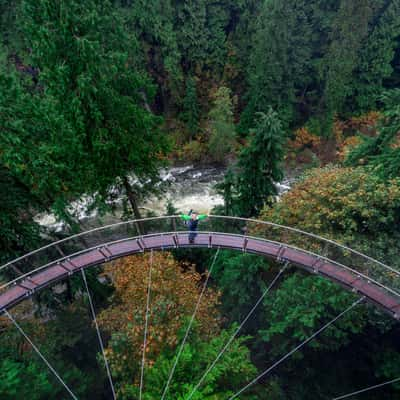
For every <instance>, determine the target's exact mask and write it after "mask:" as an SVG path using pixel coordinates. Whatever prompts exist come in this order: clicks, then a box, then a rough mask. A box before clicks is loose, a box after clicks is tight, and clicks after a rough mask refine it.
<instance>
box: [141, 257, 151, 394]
mask: <svg viewBox="0 0 400 400" xmlns="http://www.w3.org/2000/svg"><path fill="white" fill-rule="evenodd" d="M152 268H153V250H151V252H150V265H149V277H148V283H147V299H146V317H145V325H144V339H143V355H142V367H141V370H140V389H139V400H142V393H143V378H144V364H145V361H146V346H147V329H148V325H149V314H150V311H149V310H150V292H151V270H152Z"/></svg>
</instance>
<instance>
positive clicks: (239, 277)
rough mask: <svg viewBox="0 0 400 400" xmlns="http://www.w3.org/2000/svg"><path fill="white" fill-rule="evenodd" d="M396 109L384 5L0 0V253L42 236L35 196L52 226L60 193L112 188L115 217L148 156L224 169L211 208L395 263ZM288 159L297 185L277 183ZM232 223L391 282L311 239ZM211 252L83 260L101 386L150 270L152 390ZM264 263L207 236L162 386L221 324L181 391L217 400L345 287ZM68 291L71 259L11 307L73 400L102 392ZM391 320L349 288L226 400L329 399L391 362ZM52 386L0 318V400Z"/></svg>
mask: <svg viewBox="0 0 400 400" xmlns="http://www.w3.org/2000/svg"><path fill="white" fill-rule="evenodd" d="M399 104H400V2H399V0H353V1H348V0H296V1H295V0H286V1H281V0H220V1H218V2H215V1H209V0H184V1H174V0H135V1H131V0H113V1H111V0H88V1H84V2H82V1H81V2H80V1H78V0H70V1H67V2H66V1H63V0H11V1H6V0H0V264H2V263H3V262H5V261H8V260H11V259H12V258H14V257H17V256H19V255H21V254H23V253H26V252H27V251H30V250H32V249H33V248H35V247H37V246H39V245H40V244H41V243H43V242H47V241H50V240H54V239H56V237H55V232H51V231H49V230H48V229H46V228H45V227H43V226H39V224H38V222H37V221H38V219H37V216H38V214H39V213H42V212H44V213H55V214H56V216H57V218H58V219H59V220H60V221H62V222H63V223H64V224H65V225H64V227H65V228H66V230H67V232H62V233H59V234H58V235H64V234H66V233H69V232H70V229H71V228H73V229H79V228H80V226H79V224H77V222H78V218H77V215H74V214H73V212H72V208H71V207H70V205H71V202H74V201H77V200H78V201H79V200H81V201H83V202H87V207H89V208H91V209H94V210H95V211H96V212H100V213H107V212H109V211H114V209H113V207H114V200H115V199H116V198H118V197H119V198H121V196H122V201H123V207H124V210H123V211H124V212H123V215H122V218H124V217H128V216H131V214H133V215H134V216H135V217H141V215H142V212H141V210H140V208H139V206H140V205H141V203H142V202H143V200H146V199H148V198H149V196H151V195H154V194H160V193H162V191H163V185H162V174H161V169H162V168H163V167H164V166H165V165H166V163H167V161H172V162H174V161H178V162H179V161H182V160H183V161H188V162H201V163H213V164H218V165H220V166H228V168H227V173H226V175H225V178H224V180H223V181H222V182H221V183H220V184H219V186H218V190H219V192H220V194H222V195H223V198H224V206H221V207H219V209H217V210H216V212H221V213H224V214H227V215H233V216H242V217H257V218H261V219H265V220H269V221H272V222H275V223H278V224H283V225H290V226H292V227H295V228H299V229H302V230H305V231H309V232H313V233H316V234H319V235H322V236H325V237H327V238H329V239H332V240H336V241H337V242H340V243H343V244H345V245H347V246H351V247H354V248H355V249H358V250H360V251H362V252H365V253H367V254H369V255H371V256H373V257H375V258H377V259H379V260H382V261H384V262H386V263H388V264H390V265H391V266H392V267H393V268H397V269H400V263H399V260H398V254H399V251H400V246H399V239H400V228H399V223H400V179H399V176H400V141H399V140H400V138H399V132H400V109H399ZM171 149H174V152H173V153H171V152H170V150H171ZM327 164H328V165H327ZM309 167H313V168H312V169H311V170H308V168H309ZM298 169H299V170H301V176H299V174H298ZM304 170H305V171H304ZM287 172H288V174H289V175H297V176H296V180H297V182H296V183H294V184H293V187H292V188H291V189H290V191H289V192H287V193H286V194H284V195H280V194H279V193H278V188H277V185H276V183H278V182H281V181H282V179H283V178H284V176H285V173H287ZM194 184H196V182H194ZM169 210H170V211H171V212H170V213H176V212H177V210H175V209H174V207H173V205H171V204H169ZM119 211H120V210H119ZM107 215H108V214H107ZM114 218H115V216H114ZM239 225H240V224H239V223H238V229H239ZM240 226H241V228H242V229H243V230H242V232H245V233H248V234H254V235H256V234H259V233H261V234H263V235H266V237H268V238H269V239H271V240H287V241H291V243H292V244H294V245H297V246H300V247H302V248H306V249H308V250H312V251H323V252H324V254H326V255H327V256H330V257H333V258H335V259H336V260H338V261H343V262H350V263H353V264H354V266H355V267H357V268H365V269H366V270H367V269H368V268H369V270H368V273H369V274H371V276H373V277H375V278H376V279H378V280H382V279H383V280H385V283H387V284H388V285H394V284H397V283H396V282H398V280H397V281H396V276H395V274H383V273H382V270H381V269H376V268H371V264H369V263H364V261H365V259H362V261H363V263H360V259H359V258H355V259H352V260H351V261H349V253H348V252H347V251H342V252H340V251H338V250H337V249H336V250H335V251H333V250H332V248H331V247H329V246H325V247H324V246H323V245H321V242H320V241H318V240H315V241H313V240H310V239H309V238H306V239H305V237H304V236H300V235H297V234H296V235H294V234H292V233H289V232H286V234H285V236H284V237H283V236H282V231H280V230H279V229H276V228H271V227H270V228H269V229H268V230H266V229H265V227H261V225H260V224H254V223H248V225H247V226H246V227H244V226H243V225H240ZM173 228H174V227H172V228H171V227H168V229H173ZM220 228H222V227H220ZM137 229H139V230H140V229H141V225H140V224H138V225H137ZM236 233H237V232H236ZM212 256H213V255H212ZM212 256H210V252H209V251H208V250H207V249H205V250H203V251H202V252H197V251H194V250H190V249H189V250H185V251H182V250H179V251H176V252H174V253H173V255H172V254H169V253H161V254H154V255H152V256H151V255H147V254H145V255H140V256H135V257H130V258H126V259H123V260H121V261H117V262H114V263H113V264H112V265H111V264H110V265H107V266H106V267H105V268H104V269H101V273H100V272H99V270H97V269H95V270H91V271H90V272H89V271H88V273H87V276H88V281H89V286H90V289H91V292H92V295H93V299H94V303H95V309H96V313H97V316H98V321H99V325H100V329H101V334H102V338H103V340H104V345H105V353H106V355H107V357H108V360H109V362H110V368H111V373H112V378H113V380H114V383H115V387H116V390H117V393H118V398H120V399H122V400H131V399H132V400H133V399H138V398H139V396H140V395H139V391H140V379H141V362H142V355H143V347H144V344H143V336H144V329H145V327H144V321H145V312H146V309H145V304H146V297H147V293H148V280H149V272H150V265H151V269H152V284H151V296H150V313H149V325H148V336H147V339H148V342H147V350H146V353H145V356H146V357H145V369H144V391H143V397H142V398H143V400H153V399H160V398H161V397H162V395H163V390H164V388H165V384H166V382H167V380H168V377H169V373H170V371H171V369H172V368H173V365H174V363H175V361H176V355H177V351H178V349H179V345H180V343H182V340H184V338H185V331H186V327H187V326H188V324H189V321H190V318H191V315H192V312H193V310H194V308H195V306H196V301H197V299H198V296H199V294H200V293H201V291H202V288H203V284H204V282H205V279H206V276H207V274H208V270H207V268H209V265H210V264H211V263H212V262H213V258H212ZM151 257H152V258H151ZM150 258H151V259H150ZM38 261H39V260H38ZM282 268H283V264H281V263H279V262H272V261H267V260H265V259H263V258H260V257H258V256H255V255H249V254H242V253H238V252H230V251H225V250H224V251H222V250H221V252H220V253H219V256H218V257H217V258H216V259H215V264H214V268H213V272H212V274H211V276H210V280H209V286H208V287H207V289H206V290H205V292H204V297H203V299H202V302H201V303H200V304H199V309H198V311H197V314H196V318H195V319H194V323H193V327H192V330H191V333H190V335H189V336H188V337H187V338H186V339H187V340H186V343H185V346H184V347H183V348H182V353H181V355H180V361H179V363H177V365H176V370H175V374H174V377H173V379H172V380H171V385H170V387H169V390H168V393H167V394H166V396H165V400H166V399H168V400H184V399H186V398H187V397H188V395H189V393H190V392H191V391H192V390H193V389H195V387H196V384H197V383H198V382H199V380H200V378H201V377H202V375H203V373H204V372H205V371H206V370H207V369H208V368H209V366H210V365H212V363H213V361H214V360H215V357H217V355H218V354H220V351H221V350H222V349H224V346H225V345H226V343H228V342H229V340H230V339H231V338H232V335H233V334H236V333H237V336H236V338H235V340H233V341H232V342H231V343H230V346H229V348H228V349H227V351H226V352H225V353H224V354H223V355H222V356H221V358H220V360H219V362H218V363H217V364H216V365H215V367H214V368H212V369H211V370H210V371H209V374H207V376H206V377H205V379H204V381H203V382H202V384H201V385H199V387H198V388H197V389H196V391H195V393H194V396H193V397H192V398H193V400H226V399H229V398H230V397H231V396H232V395H234V393H235V392H236V391H237V390H239V389H240V388H241V387H243V386H244V385H246V384H247V383H248V382H249V381H251V380H252V379H254V378H255V377H256V376H257V375H258V374H259V373H261V372H262V371H265V370H266V369H268V368H269V367H270V366H271V365H274V363H275V362H276V361H277V360H279V359H280V358H281V357H282V356H284V355H285V354H287V352H288V351H290V350H291V349H293V348H294V347H295V346H297V345H298V344H299V343H300V342H301V341H302V340H304V339H306V338H307V337H309V336H310V335H312V334H313V332H315V331H316V330H318V329H319V328H320V327H321V326H323V324H325V323H327V322H328V321H330V320H332V318H334V317H335V316H336V315H338V314H339V313H341V312H342V311H343V310H344V309H345V308H347V307H348V306H349V305H350V304H352V303H353V302H354V300H355V299H356V298H357V296H356V295H355V294H352V293H348V292H346V291H344V290H343V289H342V288H341V287H339V286H338V285H335V284H333V283H332V282H329V281H327V280H326V279H323V278H321V277H318V276H313V275H306V274H305V273H303V272H300V271H298V270H295V269H294V268H292V267H287V268H286V269H284V271H283V270H282ZM10 271H12V274H13V277H15V276H16V275H18V274H19V273H20V271H18V270H17V269H15V268H14V269H10ZM278 274H279V279H277V280H276V281H274V279H275V278H277V277H278ZM9 278H10V276H9V275H7V274H6V273H3V272H1V275H0V281H1V282H3V281H5V280H6V279H9ZM272 282H274V285H273V286H271V287H270V285H271V283H272ZM397 285H398V284H397ZM269 287H270V289H269V291H268V293H267V292H266V290H267V288H269ZM396 288H397V289H398V286H396ZM261 296H262V297H261ZM260 299H261V300H262V301H260ZM258 300H259V304H258V306H257V307H256V308H254V309H253V306H254V304H256V302H257V301H258ZM88 305H89V304H88V298H87V295H86V294H85V290H84V286H83V285H82V280H81V277H80V276H73V277H71V278H70V279H68V280H66V281H65V283H64V282H63V283H61V284H60V285H57V286H55V287H53V288H47V289H45V290H42V291H40V292H39V293H38V294H37V295H35V296H33V298H32V299H31V300H29V301H27V302H25V303H23V304H21V305H20V306H18V307H17V308H13V309H12V313H13V315H14V316H15V318H16V319H17V320H18V322H19V323H20V324H21V327H22V328H23V329H24V330H25V331H26V332H27V334H28V335H29V336H30V337H31V338H32V340H33V341H34V342H35V343H36V344H37V345H38V347H39V348H40V350H41V351H42V352H43V354H44V355H45V356H46V357H47V358H48V359H49V361H50V362H51V364H52V365H53V366H54V368H55V369H56V370H57V371H58V372H59V373H60V375H61V376H62V377H63V379H65V381H66V383H67V384H68V385H69V386H70V387H71V388H72V390H73V391H74V393H75V394H76V395H77V396H78V397H79V398H80V399H88V400H92V399H93V400H94V399H108V398H111V392H110V387H109V381H108V379H107V375H106V371H105V369H104V363H103V359H102V354H101V352H100V348H99V343H98V338H97V335H96V331H95V326H94V324H93V321H92V316H91V314H90V312H89V309H88ZM249 312H251V315H250V317H249V319H248V320H246V324H244V326H242V327H241V329H240V331H239V332H237V328H238V326H240V324H241V323H242V322H243V321H244V320H245V318H246V317H247V316H248V315H249ZM398 337H399V327H398V324H397V325H396V324H395V323H393V322H392V321H391V320H389V319H388V318H387V317H385V316H384V315H382V313H381V312H380V311H379V310H378V309H376V308H374V307H372V306H364V305H359V306H357V307H356V308H354V309H352V311H351V312H350V313H349V314H347V315H346V316H345V317H344V318H342V319H340V320H338V321H337V322H336V323H335V324H334V326H331V327H330V328H329V329H327V330H326V331H325V332H324V333H323V334H321V335H320V336H318V337H317V338H315V340H313V341H311V342H310V343H309V344H308V345H307V346H305V347H303V348H302V349H301V351H299V352H296V353H295V354H294V355H293V356H292V357H290V358H288V359H286V360H285V362H284V363H282V364H281V365H279V367H278V368H277V369H276V370H275V369H274V370H273V371H272V373H270V374H267V375H266V376H265V377H264V378H263V379H262V380H260V381H259V382H257V384H255V385H253V386H251V388H248V390H246V391H244V392H243V394H241V395H240V398H241V399H248V400H258V399H259V400H261V399H265V398H270V399H276V400H278V399H279V400H280V399H282V400H283V399H285V400H308V399H324V400H330V399H332V398H334V397H336V396H338V395H340V394H341V393H342V392H343V393H345V392H351V391H354V390H357V389H360V388H363V387H365V386H368V385H371V384H375V383H380V382H382V381H385V380H389V379H394V378H397V377H398V376H399V374H400V370H399V365H400V347H399V340H398ZM333 372H334V373H333ZM399 390H400V387H399V384H398V383H397V384H396V385H390V386H388V387H386V388H384V389H382V390H381V391H372V392H370V393H366V394H365V399H367V400H373V399H378V398H388V399H391V398H396V396H398V393H399ZM66 395H67V394H66V392H65V390H64V388H63V387H62V386H61V385H60V384H59V382H58V381H57V380H56V379H55V377H54V375H53V374H52V373H51V372H50V371H49V370H48V369H46V367H45V365H44V363H43V360H41V359H40V358H39V357H38V356H37V354H36V353H35V352H34V350H33V349H32V348H31V347H30V346H29V345H28V344H27V343H26V342H25V340H24V338H23V337H22V336H21V335H20V334H19V332H18V331H17V330H16V329H15V327H14V326H13V325H12V324H11V323H10V321H9V320H8V319H7V318H6V317H4V316H3V317H1V318H0V398H1V399H3V398H4V399H6V400H8V399H10V400H11V399H17V400H18V399H25V398H30V399H34V400H41V399H43V400H44V399H50V400H52V399H62V398H66Z"/></svg>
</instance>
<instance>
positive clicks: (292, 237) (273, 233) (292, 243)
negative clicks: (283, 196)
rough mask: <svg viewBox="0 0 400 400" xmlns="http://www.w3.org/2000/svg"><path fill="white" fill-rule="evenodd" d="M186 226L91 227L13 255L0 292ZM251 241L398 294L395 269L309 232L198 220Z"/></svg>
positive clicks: (204, 227)
mask: <svg viewBox="0 0 400 400" xmlns="http://www.w3.org/2000/svg"><path fill="white" fill-rule="evenodd" d="M187 230H188V227H187V226H186V225H185V222H184V221H183V219H182V218H181V217H180V216H178V215H172V216H163V217H152V218H145V219H141V220H131V221H124V222H119V223H116V224H112V225H107V226H103V227H99V228H94V229H91V230H89V231H86V232H82V233H79V234H76V235H73V236H70V237H68V238H64V239H61V240H58V241H56V242H54V243H51V244H49V245H46V246H44V247H42V248H40V249H37V250H34V251H32V252H30V253H28V254H26V255H24V256H22V257H18V258H16V259H14V260H12V261H10V262H8V263H6V264H4V265H2V266H1V267H0V292H4V291H5V290H7V288H9V287H10V285H12V284H13V283H17V282H18V281H19V280H21V279H25V278H26V277H27V276H29V275H30V274H32V273H34V272H37V271H40V270H42V269H45V268H46V267H48V266H50V265H52V264H54V263H55V262H57V261H60V260H63V259H65V258H68V257H71V256H72V255H76V254H79V253H84V252H86V251H87V250H88V249H93V248H96V247H101V246H103V245H105V244H108V243H112V242H117V241H124V240H126V239H128V238H136V237H149V236H153V235H158V234H167V233H171V232H185V231H187ZM200 231H202V232H207V233H215V234H223V233H225V234H231V235H235V236H243V237H253V238H257V239H260V240H264V241H268V242H274V243H279V244H282V245H284V246H287V247H290V248H296V249H299V251H303V252H308V253H312V254H313V255H317V256H318V257H320V258H321V259H326V260H329V261H331V262H333V263H335V264H337V265H339V266H340V267H342V268H345V269H347V270H349V271H351V272H352V273H354V274H355V275H359V276H360V277H362V278H364V279H366V280H370V281H373V282H374V283H375V284H377V285H379V286H381V287H382V288H383V289H385V290H388V291H390V292H391V293H392V294H395V295H398V296H400V271H399V270H397V269H396V268H395V267H392V266H389V265H387V264H385V263H383V262H381V261H379V260H376V259H374V258H372V257H369V256H368V255H365V254H363V253H360V252H359V251H356V250H354V249H352V248H349V247H347V246H345V245H342V244H340V243H336V242H334V241H332V240H329V239H326V238H323V237H320V236H318V235H314V234H312V233H309V232H304V231H302V230H299V229H296V228H291V227H287V226H283V225H279V224H275V223H272V222H268V221H259V220H254V219H245V218H238V217H226V216H214V215H211V216H209V217H208V218H207V219H206V220H202V221H200V222H199V232H200Z"/></svg>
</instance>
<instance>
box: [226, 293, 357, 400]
mask: <svg viewBox="0 0 400 400" xmlns="http://www.w3.org/2000/svg"><path fill="white" fill-rule="evenodd" d="M364 300H365V296H363V297H361V298H360V299H358V300H357V301H355V302H354V303H353V304H352V305H351V306H349V307H347V308H346V309H345V310H344V311H342V312H341V313H340V314H339V315H337V316H336V317H335V318H333V319H332V320H331V321H329V322H328V323H327V324H325V325H324V326H323V327H322V328H320V329H318V330H317V331H316V332H314V333H313V334H312V335H311V336H309V337H308V338H307V339H305V340H304V341H303V342H301V343H300V344H299V345H298V346H296V347H295V348H294V349H292V350H291V351H289V352H288V353H286V354H285V355H284V356H283V357H282V358H280V359H279V360H278V361H276V362H275V363H274V364H273V365H271V366H270V367H269V368H267V369H266V370H265V371H264V372H262V373H261V374H259V375H258V376H257V377H256V378H254V379H253V380H252V381H251V382H249V383H248V384H247V385H245V386H244V387H243V388H242V389H240V390H239V391H237V392H236V393H235V394H234V395H233V396H231V397H230V398H229V399H228V400H233V399H235V398H236V397H238V396H239V395H240V394H241V393H243V392H244V391H245V390H246V389H248V388H249V387H250V386H252V385H254V384H255V383H256V382H257V381H259V380H260V379H261V378H262V377H264V376H266V375H267V374H268V373H270V372H271V371H272V370H273V369H275V368H276V367H277V366H278V365H279V364H281V363H282V362H283V361H285V360H286V359H287V358H289V357H290V356H291V355H292V354H294V353H296V352H297V351H298V350H300V349H301V348H302V347H303V346H305V345H306V344H307V343H309V342H311V340H313V339H314V338H315V337H316V336H318V335H319V334H320V333H322V332H323V331H325V330H326V329H327V328H329V327H330V326H331V325H332V324H334V323H335V322H336V321H337V320H338V319H340V318H342V317H343V316H344V315H345V314H347V313H348V312H349V311H351V310H352V309H353V308H354V307H356V306H357V305H358V304H360V303H361V302H362V301H364Z"/></svg>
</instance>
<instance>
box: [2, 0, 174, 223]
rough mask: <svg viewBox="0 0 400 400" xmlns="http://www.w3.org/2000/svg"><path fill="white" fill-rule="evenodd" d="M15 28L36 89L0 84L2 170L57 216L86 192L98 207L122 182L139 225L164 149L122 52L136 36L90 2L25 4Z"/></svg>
mask: <svg viewBox="0 0 400 400" xmlns="http://www.w3.org/2000/svg"><path fill="white" fill-rule="evenodd" d="M21 26H22V29H23V32H24V38H25V40H26V47H27V48H30V49H32V51H31V55H30V58H31V60H32V63H33V65H35V67H37V68H39V70H40V75H39V84H38V85H37V86H36V87H35V88H33V89H32V87H31V86H28V85H27V82H26V80H25V81H24V80H23V79H22V78H20V76H17V77H15V78H13V79H12V78H3V79H2V82H0V84H2V88H1V89H2V91H3V90H4V93H5V94H6V96H3V97H2V99H0V110H1V112H0V115H1V116H0V121H1V124H2V126H3V127H4V128H3V130H2V132H1V134H0V142H1V145H2V150H3V151H2V154H1V158H2V160H3V162H7V165H9V166H10V170H11V171H12V172H13V174H14V175H15V176H16V177H17V178H18V179H20V180H21V181H22V182H23V183H24V184H25V185H27V186H28V187H30V188H33V191H34V192H35V193H36V194H37V195H38V196H40V197H43V198H45V199H46V202H47V203H49V204H51V205H53V206H55V207H56V209H57V211H58V213H59V214H62V213H63V211H64V210H65V206H66V204H67V203H68V201H70V200H71V199H73V198H76V197H78V196H79V195H81V194H82V193H85V192H88V191H92V192H97V193H98V195H99V198H101V199H102V200H103V199H104V197H106V196H107V191H108V189H109V187H110V186H111V185H113V184H114V183H115V180H116V178H120V182H121V184H122V185H123V186H124V187H125V190H126V193H127V196H128V198H129V200H130V203H131V205H132V208H133V211H134V212H135V215H136V216H137V217H139V216H140V213H139V211H138V208H137V201H138V197H139V193H141V194H145V193H146V192H147V191H148V190H154V188H155V186H154V185H153V184H154V183H155V182H156V181H157V180H158V179H159V177H158V168H159V166H160V165H161V164H162V157H163V156H162V155H163V153H164V152H165V150H166V148H167V143H166V139H165V137H164V136H163V135H161V133H160V132H159V129H158V125H159V122H160V121H159V118H157V117H155V116H154V115H153V114H152V113H151V111H150V110H149V107H148V105H147V99H148V98H151V96H152V94H154V91H153V88H152V86H151V85H150V83H149V80H148V79H147V78H146V75H145V74H144V73H143V71H141V69H140V66H139V65H137V64H138V63H137V62H136V60H135V53H134V52H133V51H130V49H132V48H133V49H135V48H136V47H135V45H134V43H133V42H132V40H133V39H134V38H133V37H132V36H128V35H127V33H126V31H125V30H124V24H123V21H122V20H121V19H120V18H119V16H118V15H117V14H116V13H115V11H114V10H113V9H112V7H111V6H110V4H109V3H108V2H103V1H98V0H91V1H89V2H85V4H82V3H80V2H78V1H72V2H69V3H68V7H65V6H64V3H63V2H62V1H56V2H51V4H50V3H49V2H48V1H46V0H40V1H31V0H26V1H24V2H23V13H22V15H21ZM21 165H22V166H23V167H21ZM49 171H50V172H49ZM130 172H133V173H134V174H135V176H136V178H137V182H138V185H140V192H139V189H138V187H134V186H133V185H132V184H131V181H130V180H129V179H128V178H127V175H128V174H129V173H130ZM150 188H151V189H150Z"/></svg>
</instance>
